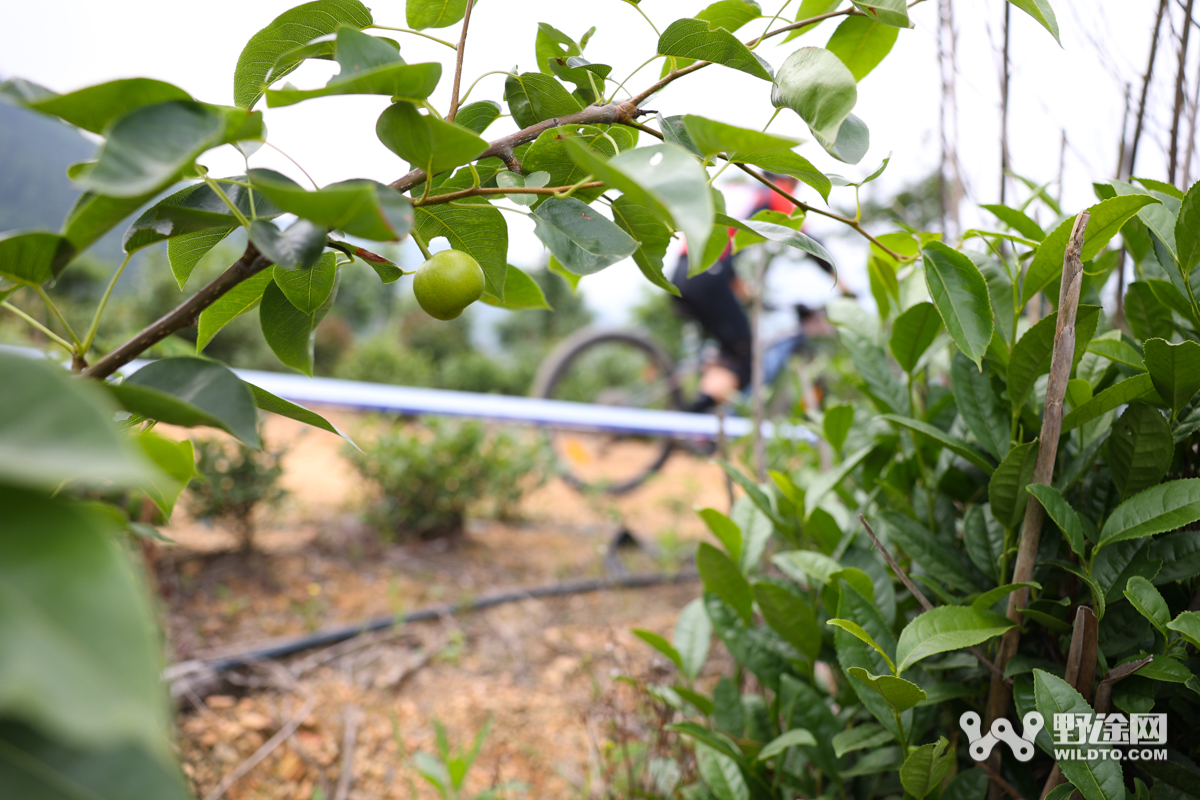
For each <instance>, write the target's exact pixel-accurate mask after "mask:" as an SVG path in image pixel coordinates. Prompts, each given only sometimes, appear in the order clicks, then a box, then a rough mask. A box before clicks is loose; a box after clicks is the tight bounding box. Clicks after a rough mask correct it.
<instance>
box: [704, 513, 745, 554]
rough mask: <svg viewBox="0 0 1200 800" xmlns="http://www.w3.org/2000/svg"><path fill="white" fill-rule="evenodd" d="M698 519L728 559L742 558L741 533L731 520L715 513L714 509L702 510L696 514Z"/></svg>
mask: <svg viewBox="0 0 1200 800" xmlns="http://www.w3.org/2000/svg"><path fill="white" fill-rule="evenodd" d="M697 513H698V514H699V515H700V519H702V520H704V524H705V525H707V526H708V529H709V530H710V531H712V534H713V536H716V537H717V539H718V540H719V541H720V542H721V544H722V545H724V547H725V550H726V552H728V553H729V557H730V558H731V559H732V560H734V561H740V560H741V558H742V531H741V529H740V528H739V527H738V526H737V523H735V522H734V521H733V520H731V519H730V518H729V517H727V516H725V515H724V514H722V513H721V512H720V511H717V510H716V509H715V508H702V509H700V510H699V511H698V512H697Z"/></svg>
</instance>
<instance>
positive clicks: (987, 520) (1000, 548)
mask: <svg viewBox="0 0 1200 800" xmlns="http://www.w3.org/2000/svg"><path fill="white" fill-rule="evenodd" d="M963 544H964V545H966V548H967V557H968V558H970V559H971V563H972V564H974V565H975V566H976V567H977V568H978V569H979V571H980V572H982V573H983V574H984V575H987V576H988V577H989V578H990V579H991V580H992V581H993V582H996V583H999V582H1000V581H1003V580H1004V577H1005V576H1003V575H1001V574H1000V573H999V570H1000V564H1001V561H1002V560H1003V557H1004V527H1003V526H1002V525H1000V523H998V522H997V521H996V518H995V517H994V516H992V513H991V509H990V508H989V507H988V506H983V505H977V506H972V507H971V510H970V511H968V512H967V515H966V517H965V518H964V519H963Z"/></svg>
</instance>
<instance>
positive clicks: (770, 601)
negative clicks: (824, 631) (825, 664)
mask: <svg viewBox="0 0 1200 800" xmlns="http://www.w3.org/2000/svg"><path fill="white" fill-rule="evenodd" d="M754 599H755V601H757V603H758V608H759V610H760V611H761V612H762V615H763V619H764V620H766V622H767V624H768V625H770V626H771V628H772V629H774V630H775V632H776V633H778V634H779V635H780V636H782V637H783V640H784V641H785V642H787V643H788V644H790V645H791V646H792V647H794V648H796V649H797V650H798V651H800V652H801V653H803V654H804V656H805V658H807V659H808V660H809V661H812V662H815V661H816V660H817V655H818V653H819V652H820V650H821V631H820V629H819V628H817V617H816V615H815V614H814V613H813V610H812V607H811V606H810V605H809V604H808V603H806V602H805V601H804V600H803V599H802V598H800V597H797V596H796V595H795V594H792V592H790V591H788V590H787V589H785V588H783V587H782V586H780V585H779V584H777V583H769V582H759V583H756V584H754Z"/></svg>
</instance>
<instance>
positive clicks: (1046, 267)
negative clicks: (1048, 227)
mask: <svg viewBox="0 0 1200 800" xmlns="http://www.w3.org/2000/svg"><path fill="white" fill-rule="evenodd" d="M1010 2H1011V0H1010ZM1155 202H1157V201H1156V200H1155V198H1153V197H1151V196H1150V195H1146V194H1133V195H1118V196H1117V197H1110V198H1109V199H1107V200H1101V201H1100V202H1099V203H1097V204H1096V205H1094V206H1092V207H1090V208H1089V209H1088V212H1089V213H1090V214H1091V218H1090V219H1089V220H1088V224H1087V228H1085V229H1084V234H1083V252H1082V253H1081V254H1080V258H1081V259H1082V260H1083V261H1085V262H1086V261H1091V260H1092V259H1093V258H1095V257H1096V256H1097V255H1099V253H1100V251H1101V250H1103V249H1104V246H1105V245H1106V244H1108V242H1109V241H1110V240H1111V239H1112V238H1113V237H1114V236H1116V235H1117V233H1118V232H1119V231H1120V230H1121V227H1122V226H1123V225H1124V224H1125V223H1126V222H1128V221H1129V218H1130V217H1132V216H1133V215H1134V214H1137V213H1138V210H1139V209H1141V208H1142V207H1143V206H1147V205H1150V204H1152V203H1155ZM1074 225H1075V218H1074V217H1068V218H1067V219H1065V220H1063V222H1062V223H1061V224H1060V225H1059V226H1058V227H1057V228H1055V229H1054V230H1053V231H1051V232H1050V233H1049V234H1048V235H1047V236H1046V238H1045V239H1044V240H1043V241H1042V243H1041V245H1040V246H1039V247H1038V249H1037V251H1036V252H1035V253H1034V254H1033V260H1032V261H1031V262H1030V263H1029V269H1028V270H1027V271H1026V273H1025V280H1024V282H1023V283H1022V284H1021V304H1022V305H1024V304H1025V303H1028V302H1029V298H1031V297H1033V296H1034V295H1035V294H1037V293H1038V292H1040V291H1042V290H1043V289H1045V288H1046V287H1047V286H1049V285H1050V284H1051V283H1052V282H1053V281H1055V280H1056V279H1058V278H1059V276H1061V275H1062V268H1063V258H1064V257H1065V255H1066V252H1067V243H1068V241H1069V240H1070V238H1071V228H1072V227H1073V226H1074Z"/></svg>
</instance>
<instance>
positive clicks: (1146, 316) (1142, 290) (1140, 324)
mask: <svg viewBox="0 0 1200 800" xmlns="http://www.w3.org/2000/svg"><path fill="white" fill-rule="evenodd" d="M1171 289H1172V291H1175V287H1174V286H1172V287H1171ZM1185 316H1186V315H1185ZM1125 319H1126V320H1127V321H1128V322H1129V329H1130V330H1131V331H1133V335H1134V336H1136V337H1137V338H1138V339H1140V340H1142V341H1145V340H1146V339H1170V338H1171V337H1172V336H1173V335H1174V327H1173V326H1172V324H1171V309H1169V308H1168V307H1167V306H1166V305H1165V304H1164V303H1163V302H1162V301H1161V300H1159V299H1158V297H1156V296H1155V294H1154V290H1153V289H1152V288H1151V287H1150V284H1149V283H1148V282H1146V281H1134V282H1133V283H1131V284H1129V288H1128V289H1127V290H1126V292H1125ZM1139 361H1141V359H1140V358H1139Z"/></svg>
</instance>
